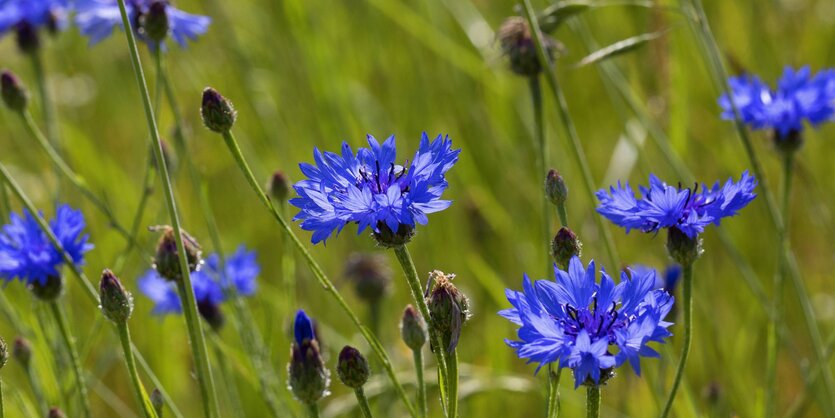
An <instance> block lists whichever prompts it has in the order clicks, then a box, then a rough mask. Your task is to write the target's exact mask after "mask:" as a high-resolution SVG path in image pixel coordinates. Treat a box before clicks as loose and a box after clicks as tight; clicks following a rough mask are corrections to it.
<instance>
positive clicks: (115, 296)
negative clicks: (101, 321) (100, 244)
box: [99, 270, 133, 324]
mask: <svg viewBox="0 0 835 418" xmlns="http://www.w3.org/2000/svg"><path fill="white" fill-rule="evenodd" d="M99 299H100V303H101V312H102V313H103V314H104V316H105V318H107V319H109V320H111V321H113V322H114V323H116V324H123V323H125V322H127V321H128V319H129V318H130V314H131V313H132V312H133V296H132V295H131V294H130V292H128V291H127V290H125V287H124V286H122V282H120V281H119V278H118V277H116V276H115V275H114V274H113V272H111V271H110V270H105V271H104V272H102V274H101V282H100V283H99Z"/></svg>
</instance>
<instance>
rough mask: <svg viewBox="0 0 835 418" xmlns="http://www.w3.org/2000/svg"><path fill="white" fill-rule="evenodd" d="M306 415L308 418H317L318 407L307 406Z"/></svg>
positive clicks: (310, 404) (315, 405)
mask: <svg viewBox="0 0 835 418" xmlns="http://www.w3.org/2000/svg"><path fill="white" fill-rule="evenodd" d="M307 414H308V416H310V418H319V405H318V404H315V403H309V404H307Z"/></svg>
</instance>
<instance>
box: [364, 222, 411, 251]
mask: <svg viewBox="0 0 835 418" xmlns="http://www.w3.org/2000/svg"><path fill="white" fill-rule="evenodd" d="M371 236H372V237H374V241H376V242H377V245H379V246H381V247H383V248H395V247H400V246H403V245H406V244H408V243H409V241H411V240H412V237H414V236H415V228H414V227H412V226H409V225H406V224H400V225H398V226H397V232H394V231H392V230H391V228H389V227H388V225H386V223H385V222H379V223H377V231H374V232H372V233H371Z"/></svg>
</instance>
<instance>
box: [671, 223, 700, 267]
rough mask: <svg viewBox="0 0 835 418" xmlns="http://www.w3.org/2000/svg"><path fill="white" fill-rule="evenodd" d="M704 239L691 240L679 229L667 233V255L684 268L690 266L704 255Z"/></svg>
mask: <svg viewBox="0 0 835 418" xmlns="http://www.w3.org/2000/svg"><path fill="white" fill-rule="evenodd" d="M702 252H704V250H703V249H702V239H701V238H700V237H699V236H696V237H694V238H690V237H688V236H687V234H685V233H684V232H681V230H679V229H678V228H669V229H668V231H667V254H669V255H670V258H672V259H673V261H675V262H676V263H679V264H681V265H682V266H684V267H687V266H690V265H692V264H693V262H694V261H696V260H697V259H698V258H699V256H701V255H702Z"/></svg>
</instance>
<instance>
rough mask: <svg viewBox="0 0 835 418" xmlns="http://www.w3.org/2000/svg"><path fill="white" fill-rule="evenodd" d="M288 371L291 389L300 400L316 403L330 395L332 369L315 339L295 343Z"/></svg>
mask: <svg viewBox="0 0 835 418" xmlns="http://www.w3.org/2000/svg"><path fill="white" fill-rule="evenodd" d="M287 373H288V375H289V379H288V384H289V386H290V390H291V391H293V395H294V396H295V397H296V399H298V400H299V401H301V402H303V403H305V404H314V403H316V402H318V401H319V400H320V399H322V398H323V397H325V396H327V395H328V385H330V371H328V369H326V368H325V362H324V360H322V354H321V353H320V352H319V342H318V341H316V340H315V339H305V340H303V341H302V342H301V344H297V343H295V342H294V343H293V345H292V347H291V349H290V363H289V364H288V365H287Z"/></svg>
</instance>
